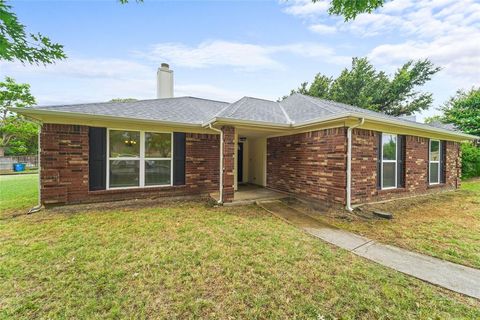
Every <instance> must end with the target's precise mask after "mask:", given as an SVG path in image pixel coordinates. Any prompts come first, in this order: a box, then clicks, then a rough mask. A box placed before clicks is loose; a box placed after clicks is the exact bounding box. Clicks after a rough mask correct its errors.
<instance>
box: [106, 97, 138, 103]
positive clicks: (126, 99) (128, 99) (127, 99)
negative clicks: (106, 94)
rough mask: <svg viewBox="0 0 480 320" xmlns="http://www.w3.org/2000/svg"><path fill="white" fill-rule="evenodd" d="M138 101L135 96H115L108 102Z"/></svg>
mask: <svg viewBox="0 0 480 320" xmlns="http://www.w3.org/2000/svg"><path fill="white" fill-rule="evenodd" d="M133 101H137V99H135V98H113V99H111V100H110V101H108V102H133Z"/></svg>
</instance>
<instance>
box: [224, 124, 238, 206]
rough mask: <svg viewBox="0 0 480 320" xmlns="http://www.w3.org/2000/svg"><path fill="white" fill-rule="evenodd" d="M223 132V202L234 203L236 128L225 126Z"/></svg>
mask: <svg viewBox="0 0 480 320" xmlns="http://www.w3.org/2000/svg"><path fill="white" fill-rule="evenodd" d="M222 132H223V141H222V143H223V181H222V183H223V202H232V201H233V194H234V192H235V190H234V177H235V176H234V172H235V128H234V127H229V126H224V127H222Z"/></svg>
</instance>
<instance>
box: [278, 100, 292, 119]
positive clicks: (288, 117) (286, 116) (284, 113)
mask: <svg viewBox="0 0 480 320" xmlns="http://www.w3.org/2000/svg"><path fill="white" fill-rule="evenodd" d="M277 104H278V106H279V107H280V110H282V112H283V115H284V116H285V118H287V122H288V123H290V124H294V123H295V122H293V121H292V119H291V118H290V116H289V115H288V113H287V111H285V109H284V108H283V106H282V104H281V103H280V102H277Z"/></svg>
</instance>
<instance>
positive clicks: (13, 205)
mask: <svg viewBox="0 0 480 320" xmlns="http://www.w3.org/2000/svg"><path fill="white" fill-rule="evenodd" d="M37 196H38V174H20V175H18V174H15V175H0V212H1V213H2V214H0V216H2V215H3V214H7V213H11V212H12V211H19V210H23V209H27V208H30V207H33V206H35V205H36V204H37V201H38V200H37Z"/></svg>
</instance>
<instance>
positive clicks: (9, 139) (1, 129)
mask: <svg viewBox="0 0 480 320" xmlns="http://www.w3.org/2000/svg"><path fill="white" fill-rule="evenodd" d="M34 104H35V98H34V97H33V96H32V94H31V93H30V85H28V84H25V83H16V82H15V80H13V79H12V78H10V77H6V78H5V81H3V82H0V156H2V155H3V154H4V152H5V150H7V154H8V153H10V154H12V155H16V154H27V153H33V152H35V150H36V148H37V141H36V134H37V129H36V126H35V125H34V124H32V123H30V122H27V121H25V120H24V118H23V117H21V116H18V115H16V114H14V113H12V112H10V111H8V108H9V107H18V108H25V107H29V106H31V105H34Z"/></svg>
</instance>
